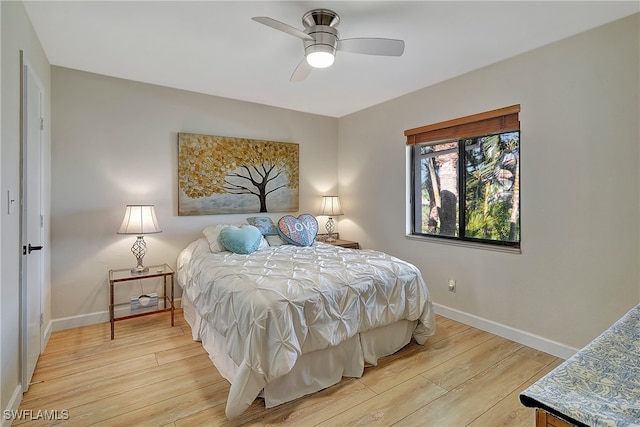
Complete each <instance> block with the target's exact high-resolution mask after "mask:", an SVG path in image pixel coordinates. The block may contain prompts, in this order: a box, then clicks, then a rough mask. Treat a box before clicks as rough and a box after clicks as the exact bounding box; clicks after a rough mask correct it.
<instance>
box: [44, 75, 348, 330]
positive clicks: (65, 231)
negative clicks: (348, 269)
mask: <svg viewBox="0 0 640 427" xmlns="http://www.w3.org/2000/svg"><path fill="white" fill-rule="evenodd" d="M52 84H53V103H52V110H53V120H54V123H53V156H52V173H53V193H52V197H53V202H52V250H53V254H54V255H53V267H52V280H53V284H52V287H53V302H52V310H53V317H54V318H55V319H56V322H55V325H54V329H61V328H66V327H71V326H77V325H79V324H85V323H91V322H97V321H106V320H108V315H107V301H108V300H107V297H108V293H107V285H108V282H107V273H108V270H109V269H111V268H126V267H133V266H134V265H135V259H134V257H133V255H132V254H131V252H130V248H131V245H132V244H133V242H134V240H135V236H122V235H117V234H116V231H117V230H118V228H119V226H120V222H121V221H122V215H123V214H124V207H125V204H127V203H149V204H155V206H156V212H157V215H158V221H159V222H160V226H161V227H162V229H163V232H162V233H161V234H154V235H150V236H145V241H146V242H147V247H148V252H147V255H146V257H145V258H144V261H145V265H151V264H153V263H162V262H166V263H168V264H169V265H171V266H174V267H175V263H176V257H177V255H178V253H179V251H180V250H181V249H182V248H184V247H185V246H186V245H187V244H188V243H189V242H190V241H192V240H195V239H196V238H198V237H201V236H202V233H201V232H202V230H203V229H204V228H205V227H206V226H207V225H209V224H214V223H216V224H218V223H244V222H245V218H246V217H248V216H254V214H246V215H208V216H186V217H185V216H178V215H177V188H178V184H177V153H178V148H177V147H178V138H177V133H178V132H193V133H203V134H208V135H224V136H233V137H243V138H255V139H265V140H274V141H282V142H295V143H298V144H300V192H299V193H300V204H299V209H300V213H302V212H310V213H314V214H315V213H317V212H318V211H319V209H320V201H321V196H322V195H325V194H332V193H335V192H336V190H337V176H338V170H337V167H338V163H337V154H338V121H337V119H334V118H328V117H323V116H317V115H311V114H306V113H299V112H295V111H290V110H284V109H279V108H273V107H268V106H264V105H258V104H252V103H247V102H241V101H235V100H230V99H225V98H219V97H214V96H208V95H201V94H196V93H191V92H186V91H180V90H175V89H169V88H164V87H159V86H153V85H148V84H142V83H136V82H132V81H127V80H122V79H116V78H110V77H105V76H101V75H96V74H90V73H85V72H81V71H76V70H70V69H66V68H60V67H52ZM282 215H283V214H282V213H273V214H271V216H272V218H274V219H276V220H277V219H278V218H279V217H280V216H282ZM125 291H126V288H125ZM145 291H146V292H149V291H148V290H147V289H145ZM125 295H126V292H125ZM132 295H136V291H132Z"/></svg>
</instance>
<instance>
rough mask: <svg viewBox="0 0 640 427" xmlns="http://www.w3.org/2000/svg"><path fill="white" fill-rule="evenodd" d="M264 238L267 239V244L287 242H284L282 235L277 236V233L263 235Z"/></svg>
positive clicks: (278, 244) (275, 244)
mask: <svg viewBox="0 0 640 427" xmlns="http://www.w3.org/2000/svg"><path fill="white" fill-rule="evenodd" d="M264 238H265V239H267V243H269V246H282V245H286V244H287V242H285V241H284V240H283V239H282V237H280V236H278V235H277V234H275V235H273V236H264Z"/></svg>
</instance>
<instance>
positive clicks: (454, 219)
mask: <svg viewBox="0 0 640 427" xmlns="http://www.w3.org/2000/svg"><path fill="white" fill-rule="evenodd" d="M519 112H520V106H519V105H514V106H511V107H506V108H502V109H499V110H493V111H488V112H485V113H481V114H476V115H473V116H468V117H462V118H460V119H455V120H450V121H447V122H442V123H436V124H433V125H428V126H423V127H420V128H416V129H410V130H407V131H405V136H406V137H407V145H409V146H410V152H411V185H412V188H411V212H412V214H411V223H412V224H411V234H412V235H416V236H429V237H433V238H441V239H455V240H463V241H473V242H481V243H489V244H494V245H504V246H513V247H516V248H519V247H520V122H519V117H518V113H519ZM461 201H463V202H464V203H461Z"/></svg>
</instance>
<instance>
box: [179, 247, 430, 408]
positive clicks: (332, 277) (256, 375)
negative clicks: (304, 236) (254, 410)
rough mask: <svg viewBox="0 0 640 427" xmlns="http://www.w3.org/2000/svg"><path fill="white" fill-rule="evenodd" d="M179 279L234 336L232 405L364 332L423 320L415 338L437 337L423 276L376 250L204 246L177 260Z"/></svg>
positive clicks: (210, 318) (205, 314) (202, 310)
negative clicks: (304, 359)
mask: <svg viewBox="0 0 640 427" xmlns="http://www.w3.org/2000/svg"><path fill="white" fill-rule="evenodd" d="M178 283H179V284H180V286H181V287H182V288H183V292H184V293H186V294H188V297H189V298H190V300H191V301H192V302H193V303H194V306H195V307H196V310H197V312H198V314H199V315H200V316H201V317H202V318H203V320H204V321H205V322H210V324H212V325H213V326H214V327H215V329H216V330H217V332H218V333H219V334H220V335H222V336H224V337H225V338H226V340H227V343H226V348H227V351H228V356H229V357H230V358H231V359H232V360H233V361H234V363H235V364H236V365H237V366H238V371H237V374H236V378H235V379H234V380H233V381H232V383H233V384H232V386H231V390H230V394H229V401H233V399H234V393H239V389H243V390H244V389H245V388H246V387H250V388H255V395H257V394H258V393H259V392H260V390H261V389H262V388H263V387H264V386H265V384H266V383H268V382H270V381H272V380H274V379H276V378H279V377H281V376H283V375H285V374H287V373H288V372H289V371H290V370H291V369H292V367H293V365H294V364H295V363H296V360H297V359H298V357H300V355H301V354H304V353H308V352H312V351H316V350H321V349H324V348H327V347H330V346H334V345H337V344H340V343H341V342H343V341H345V340H347V339H349V338H351V337H353V336H355V335H356V334H358V333H359V332H363V331H367V330H370V329H374V328H377V327H379V326H383V325H388V324H391V323H393V322H396V321H398V320H401V319H407V320H418V323H417V326H416V329H415V331H414V334H413V335H414V338H415V339H416V341H417V342H418V343H420V344H422V343H424V342H425V340H426V339H427V338H428V337H429V336H431V335H432V334H433V333H434V332H435V318H434V313H433V310H432V306H431V301H430V298H429V292H428V289H427V286H426V284H425V282H424V280H423V278H422V276H421V274H420V271H419V270H418V269H417V268H416V267H414V266H413V265H411V264H409V263H407V262H405V261H402V260H400V259H398V258H395V257H392V256H390V255H387V254H385V253H382V252H378V251H373V250H353V249H345V248H341V247H337V246H333V245H328V244H323V243H317V244H315V245H314V246H310V247H297V246H291V245H283V246H275V247H268V248H264V249H260V250H258V251H257V252H254V253H253V254H250V255H238V254H234V253H232V252H219V253H212V252H211V251H210V250H209V248H208V245H207V244H206V240H205V241H202V240H200V241H196V242H193V243H192V244H190V245H189V246H188V247H187V248H186V249H185V250H183V251H182V252H181V254H180V256H179V257H178ZM243 393H244V391H243ZM249 403H250V402H249ZM228 408H229V403H228ZM228 415H230V414H229V413H228Z"/></svg>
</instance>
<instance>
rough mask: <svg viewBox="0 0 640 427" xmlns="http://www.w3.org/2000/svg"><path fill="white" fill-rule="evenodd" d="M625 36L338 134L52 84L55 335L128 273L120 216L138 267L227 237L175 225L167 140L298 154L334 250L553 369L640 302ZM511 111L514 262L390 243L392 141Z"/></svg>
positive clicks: (91, 84) (616, 26)
mask: <svg viewBox="0 0 640 427" xmlns="http://www.w3.org/2000/svg"><path fill="white" fill-rule="evenodd" d="M639 19H640V18H639V17H638V15H635V16H633V17H630V18H626V19H624V20H621V21H619V22H615V23H612V24H610V25H607V26H604V27H601V28H598V29H595V30H592V31H589V32H587V33H584V34H581V35H578V36H576V37H573V38H570V39H566V40H563V41H560V42H558V43H555V44H553V45H550V46H546V47H543V48H541V49H537V50H535V51H532V52H529V53H527V54H524V55H520V56H518V57H515V58H512V59H509V60H507V61H504V62H501V63H499V64H495V65H493V66H490V67H487V68H484V69H481V70H477V71H475V72H472V73H469V74H467V75H464V76H461V77H459V78H456V79H453V80H450V81H447V82H443V83H441V84H438V85H435V86H433V87H429V88H426V89H423V90H421V91H418V92H415V93H412V94H409V95H406V96H404V97H401V98H399V99H396V100H392V101H389V102H386V103H383V104H381V105H378V106H376V107H372V108H370V109H367V110H364V111H361V112H359V113H355V114H352V115H350V116H347V117H343V118H341V119H332V118H327V117H322V116H314V115H309V114H303V113H298V112H293V111H288V110H282V109H277V108H272V107H266V106H262V105H256V104H251V103H246V102H240V101H233V100H229V99H223V98H216V97H211V96H206V95H199V94H195V93H189V92H183V91H178V90H173V89H167V88H162V87H158V86H152V85H146V84H140V83H135V82H131V81H126V80H120V79H114V78H108V77H104V76H99V75H94V74H88V73H84V72H80V71H74V70H69V69H64V68H58V67H53V69H52V84H53V120H54V123H53V126H54V129H53V132H54V142H53V205H52V229H53V236H52V240H53V241H52V243H53V247H52V250H53V253H54V260H53V271H52V278H53V302H52V305H53V307H52V311H53V317H54V319H55V321H56V326H55V327H56V328H64V327H69V326H74V325H77V324H83V323H90V322H95V321H104V320H106V309H107V271H108V269H109V268H113V267H121V266H123V267H127V266H129V265H131V264H132V263H133V257H132V255H131V254H130V252H129V248H130V246H131V244H132V242H133V241H132V238H131V237H128V236H119V235H116V234H115V232H116V229H117V227H118V225H119V223H120V221H121V215H122V212H123V209H124V205H125V204H126V203H153V204H155V205H156V208H157V211H158V216H159V221H160V223H161V226H162V228H163V229H164V232H163V233H162V234H158V235H153V236H149V237H147V238H146V240H147V242H148V246H149V252H148V254H147V257H146V258H145V261H146V263H147V264H149V263H155V262H165V261H166V262H168V263H170V264H172V265H174V264H175V258H176V256H177V254H178V252H179V251H180V249H182V248H183V247H184V246H185V245H186V244H187V243H188V242H189V241H191V240H193V239H195V238H197V237H198V236H199V235H200V232H201V230H202V229H203V228H204V227H205V226H206V225H209V224H211V223H227V222H243V220H244V218H245V216H246V215H226V216H225V215H222V216H202V217H178V216H177V213H176V204H177V199H176V197H177V184H176V163H177V159H176V155H177V149H176V134H177V132H180V131H189V132H200V133H208V134H218V135H229V136H241V137H248V138H260V139H273V140H280V141H292V142H298V143H300V153H301V188H300V197H301V200H300V211H301V212H304V211H308V212H312V213H313V212H316V211H317V209H318V207H319V206H318V205H319V199H320V196H321V195H323V194H328V193H334V192H336V190H337V189H338V183H339V193H340V195H341V199H342V202H343V208H344V210H345V216H343V217H340V218H339V221H338V226H339V229H340V233H341V235H342V236H343V237H346V238H350V239H352V240H358V241H360V242H361V244H362V245H363V246H364V247H368V248H375V249H381V250H384V251H387V252H389V253H391V254H394V255H397V256H399V257H401V258H405V259H407V260H409V261H412V262H414V263H415V264H416V265H417V266H418V267H419V268H420V269H421V270H422V272H423V274H424V276H425V278H426V280H427V282H428V284H429V286H430V289H431V293H432V296H433V299H434V300H435V302H436V303H437V304H438V309H439V310H440V311H441V312H443V313H446V314H448V315H450V316H452V317H456V316H457V317H458V318H460V319H461V320H464V321H468V322H470V323H476V324H478V325H479V326H481V327H484V328H485V329H490V330H492V329H493V330H494V331H495V332H498V333H501V334H503V335H505V336H508V337H510V338H513V339H519V340H521V341H522V342H528V343H531V344H532V345H537V346H538V347H539V348H543V349H545V350H547V351H551V352H555V353H556V354H560V355H563V354H566V353H567V352H569V353H570V351H571V349H572V348H578V347H581V346H582V345H584V344H585V343H587V342H588V341H589V340H591V339H592V338H593V337H595V336H596V335H597V334H598V333H599V332H601V331H602V330H604V329H605V328H606V327H607V326H609V325H610V324H611V323H612V322H613V321H615V320H616V319H617V318H618V317H619V316H620V315H622V314H623V313H624V312H625V311H626V310H628V309H629V308H630V307H631V306H633V305H635V304H637V303H638V302H639V301H640V285H639V283H640V277H639V270H638V261H639V260H640V249H639V243H640V230H639V222H640V221H639V220H640V212H639V205H640V203H639V201H640V177H639V174H638V168H637V164H638V160H639V157H640V156H639V131H638V129H639V124H638V115H639V113H640V107H639V100H638V98H639V92H640V88H639V87H638V84H639V82H638V75H639V73H640V70H639V69H638V63H639V57H638V56H639V53H638V52H639V49H638V27H639V26H638V21H639ZM512 104H521V106H522V112H521V123H522V236H523V237H522V254H520V255H515V254H507V253H500V252H492V251H485V250H479V249H470V248H461V247H457V246H450V245H442V244H434V243H429V242H422V241H415V240H409V239H407V238H405V230H406V210H407V203H406V201H407V198H406V149H405V147H404V138H403V131H404V130H405V129H408V128H412V127H416V126H421V125H424V124H428V123H433V122H438V121H442V120H448V119H451V118H455V117H460V116H464V115H468V114H474V113H478V112H481V111H486V110H490V109H495V108H499V107H504V106H508V105H512ZM381 172H382V173H381ZM278 216H279V215H278V214H273V217H274V218H277V217H278ZM321 226H322V225H321ZM449 278H453V279H456V280H457V281H458V291H457V292H456V293H449V292H447V290H446V287H447V281H448V279H449ZM132 292H134V291H132ZM541 343H542V345H540V344H541ZM544 343H551V345H550V346H549V347H546V346H545V345H544ZM556 344H557V345H556ZM563 349H564V350H566V352H564V353H563Z"/></svg>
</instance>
